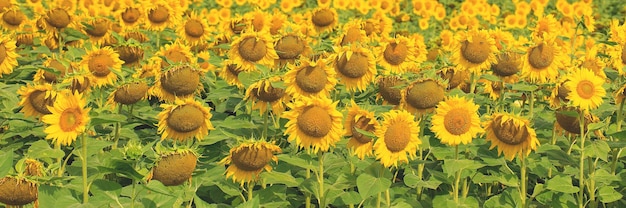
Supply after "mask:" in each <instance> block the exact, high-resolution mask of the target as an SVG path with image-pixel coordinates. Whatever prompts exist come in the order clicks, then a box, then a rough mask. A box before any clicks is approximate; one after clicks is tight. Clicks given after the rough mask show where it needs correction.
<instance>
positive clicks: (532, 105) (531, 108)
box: [528, 90, 535, 120]
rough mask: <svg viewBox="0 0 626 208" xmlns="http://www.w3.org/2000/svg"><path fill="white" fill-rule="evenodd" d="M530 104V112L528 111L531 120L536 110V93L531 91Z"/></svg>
mask: <svg viewBox="0 0 626 208" xmlns="http://www.w3.org/2000/svg"><path fill="white" fill-rule="evenodd" d="M529 101H530V103H529V104H528V105H530V110H529V111H528V116H530V118H531V120H532V118H533V113H534V112H533V111H534V109H535V91H534V90H533V91H530V100H529Z"/></svg>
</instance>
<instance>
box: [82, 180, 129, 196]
mask: <svg viewBox="0 0 626 208" xmlns="http://www.w3.org/2000/svg"><path fill="white" fill-rule="evenodd" d="M90 191H91V193H93V194H94V195H100V194H104V195H110V196H112V199H116V198H117V196H119V195H120V194H121V193H122V186H121V185H120V184H118V183H116V182H113V181H109V180H104V179H96V180H94V181H93V182H92V184H91V188H90Z"/></svg>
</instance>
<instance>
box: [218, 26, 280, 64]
mask: <svg viewBox="0 0 626 208" xmlns="http://www.w3.org/2000/svg"><path fill="white" fill-rule="evenodd" d="M273 44H274V40H273V39H272V36H270V35H269V32H267V31H261V32H255V31H253V30H246V31H244V32H243V33H241V36H239V37H236V38H235V39H234V40H233V42H232V43H231V45H230V47H231V48H230V51H228V58H229V59H232V60H233V62H235V63H237V64H238V65H240V67H241V68H242V69H243V70H244V71H252V70H255V69H256V64H261V65H263V66H266V67H270V68H271V67H272V66H274V60H276V59H278V54H276V50H274V46H273Z"/></svg>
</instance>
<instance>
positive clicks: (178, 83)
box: [150, 64, 202, 102]
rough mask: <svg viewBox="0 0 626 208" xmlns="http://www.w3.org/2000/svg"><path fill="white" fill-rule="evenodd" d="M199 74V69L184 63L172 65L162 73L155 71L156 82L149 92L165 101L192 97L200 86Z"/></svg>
mask: <svg viewBox="0 0 626 208" xmlns="http://www.w3.org/2000/svg"><path fill="white" fill-rule="evenodd" d="M201 74H202V72H201V71H199V70H197V69H196V68H194V67H192V66H190V65H186V64H185V65H178V66H172V67H171V68H170V69H169V70H167V71H165V72H163V73H160V72H158V71H157V77H158V78H157V82H156V83H155V85H154V86H153V87H152V88H151V90H150V91H151V94H152V95H156V96H157V97H159V99H161V100H164V101H167V102H173V101H174V100H176V98H190V97H193V95H194V93H196V92H197V91H198V89H199V88H200V86H201V83H200V77H201Z"/></svg>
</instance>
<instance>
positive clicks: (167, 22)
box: [144, 0, 181, 31]
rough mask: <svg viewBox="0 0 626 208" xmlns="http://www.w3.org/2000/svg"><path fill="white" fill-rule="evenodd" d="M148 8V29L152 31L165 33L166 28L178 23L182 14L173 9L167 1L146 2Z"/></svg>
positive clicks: (146, 10)
mask: <svg viewBox="0 0 626 208" xmlns="http://www.w3.org/2000/svg"><path fill="white" fill-rule="evenodd" d="M145 3H147V4H148V5H147V7H146V9H145V12H144V14H145V15H146V21H145V22H146V23H147V29H149V30H152V31H163V30H164V29H165V28H167V27H170V26H172V25H174V23H176V22H177V21H178V17H180V16H181V15H180V14H181V13H180V12H179V11H177V10H176V9H175V8H172V7H171V6H170V5H169V4H168V3H167V2H166V1H165V0H157V1H153V2H145Z"/></svg>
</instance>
